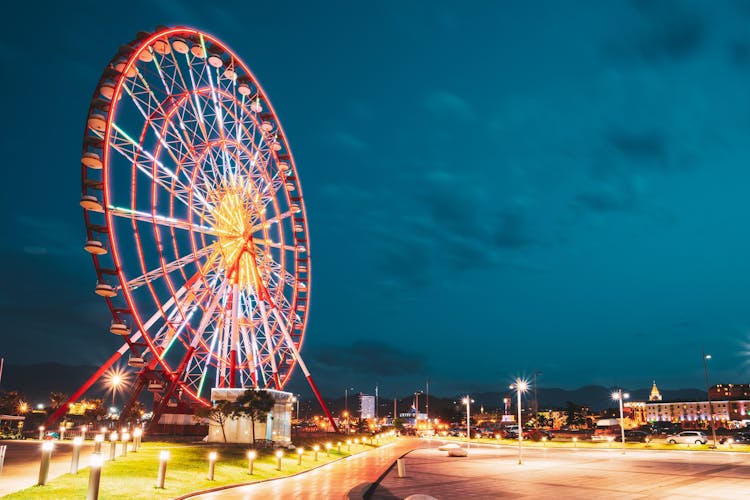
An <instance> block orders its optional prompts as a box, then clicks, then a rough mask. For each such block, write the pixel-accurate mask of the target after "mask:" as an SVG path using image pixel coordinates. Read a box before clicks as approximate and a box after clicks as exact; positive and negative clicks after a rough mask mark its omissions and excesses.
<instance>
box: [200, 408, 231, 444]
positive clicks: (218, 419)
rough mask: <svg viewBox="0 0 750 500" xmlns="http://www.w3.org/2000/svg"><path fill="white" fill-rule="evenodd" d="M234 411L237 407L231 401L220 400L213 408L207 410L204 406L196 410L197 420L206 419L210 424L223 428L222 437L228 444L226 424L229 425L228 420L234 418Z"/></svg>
mask: <svg viewBox="0 0 750 500" xmlns="http://www.w3.org/2000/svg"><path fill="white" fill-rule="evenodd" d="M234 411H235V405H234V404H233V403H230V402H229V401H227V400H224V399H220V400H218V401H216V403H215V404H214V405H213V406H211V407H208V408H206V407H203V406H202V407H200V408H198V409H197V410H195V418H197V419H202V418H205V419H207V420H209V421H210V422H214V423H215V424H219V425H220V426H221V435H222V437H224V442H225V443H226V442H227V434H226V432H225V431H224V424H226V423H227V420H229V419H230V418H233V415H234Z"/></svg>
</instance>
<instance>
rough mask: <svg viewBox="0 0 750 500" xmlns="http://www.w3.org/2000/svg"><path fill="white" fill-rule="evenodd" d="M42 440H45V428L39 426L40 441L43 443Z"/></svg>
mask: <svg viewBox="0 0 750 500" xmlns="http://www.w3.org/2000/svg"><path fill="white" fill-rule="evenodd" d="M42 439H44V426H43V425H40V426H39V441H41V440H42Z"/></svg>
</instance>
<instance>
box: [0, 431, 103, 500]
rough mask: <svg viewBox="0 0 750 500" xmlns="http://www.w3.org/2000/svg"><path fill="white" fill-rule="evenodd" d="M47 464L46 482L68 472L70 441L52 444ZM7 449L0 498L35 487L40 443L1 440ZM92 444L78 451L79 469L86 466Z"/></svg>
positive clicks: (37, 475)
mask: <svg viewBox="0 0 750 500" xmlns="http://www.w3.org/2000/svg"><path fill="white" fill-rule="evenodd" d="M54 443H55V448H54V449H53V450H52V460H51V461H50V468H49V476H48V477H49V479H52V478H53V477H57V476H59V475H62V474H66V473H68V472H70V460H71V457H72V455H73V442H72V441H54ZM0 445H4V446H7V447H8V448H7V449H6V451H5V464H4V465H3V471H2V472H1V473H0V496H3V495H7V494H8V493H12V492H14V491H18V490H22V489H24V488H28V487H29V486H34V485H35V484H37V482H38V480H39V463H40V460H41V456H42V452H41V447H42V444H41V441H37V440H36V439H28V440H25V441H24V440H12V441H0ZM93 448H94V446H93V442H92V441H91V440H89V441H87V442H86V444H84V445H83V448H82V449H81V457H80V462H79V464H80V465H79V466H80V467H81V468H83V467H88V463H89V462H88V456H89V455H90V454H91V451H92V450H93Z"/></svg>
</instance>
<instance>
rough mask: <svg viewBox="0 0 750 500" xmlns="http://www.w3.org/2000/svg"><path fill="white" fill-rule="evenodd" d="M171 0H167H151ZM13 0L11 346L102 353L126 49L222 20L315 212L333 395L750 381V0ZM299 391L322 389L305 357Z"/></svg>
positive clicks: (45, 357)
mask: <svg viewBox="0 0 750 500" xmlns="http://www.w3.org/2000/svg"><path fill="white" fill-rule="evenodd" d="M152 4H153V5H152ZM212 4H213V3H212V2H187V1H160V2H147V1H131V2H126V3H122V2H120V3H117V2H115V3H107V2H101V1H97V2H69V3H61V2H54V3H52V2H50V3H49V4H47V3H45V2H15V3H14V7H12V8H11V10H5V15H4V16H3V24H4V26H3V29H2V32H1V34H0V39H1V42H0V44H1V45H0V49H1V50H0V57H1V58H2V67H3V78H1V79H0V95H2V101H3V123H4V125H3V128H2V131H3V133H2V142H1V144H2V158H3V167H2V171H3V173H4V179H3V182H2V197H0V206H1V207H2V212H3V213H5V214H6V216H5V226H4V227H5V235H4V236H3V237H2V238H1V239H0V252H1V253H2V261H3V263H4V270H3V273H2V274H3V280H2V281H3V286H2V288H1V289H0V312H1V313H2V325H3V326H2V339H3V340H2V347H1V349H0V350H1V351H2V352H1V353H0V354H1V355H2V356H4V357H5V358H6V360H7V361H9V362H13V363H33V362H39V361H58V362H62V363H67V364H91V365H98V364H101V363H102V362H103V361H104V360H105V359H106V358H107V357H108V356H109V355H110V354H111V353H112V352H113V351H114V350H115V349H116V348H117V347H119V345H120V343H119V338H117V337H116V336H114V335H112V334H110V333H109V332H108V322H109V318H110V316H109V311H108V309H107V307H106V305H105V303H104V301H103V300H101V299H100V298H99V297H97V296H96V295H94V293H93V288H94V285H95V283H96V275H95V272H94V269H93V266H92V263H91V258H90V257H89V255H88V254H86V252H84V251H83V248H82V246H83V243H84V238H85V227H84V223H83V217H82V213H81V212H82V210H81V208H80V207H79V205H78V200H79V197H80V162H79V158H80V151H81V139H82V135H83V130H84V122H85V117H86V113H87V109H88V104H89V100H90V99H91V95H92V92H93V89H94V86H95V84H96V82H97V80H98V78H99V75H100V73H101V71H102V69H103V68H104V66H105V64H106V63H107V62H108V61H109V59H110V58H111V56H112V55H113V54H114V53H115V52H116V51H117V48H118V47H119V46H120V45H121V44H124V43H126V42H129V41H130V40H132V39H133V38H134V36H135V34H136V32H138V31H141V30H145V31H152V30H153V29H154V28H155V27H156V26H157V25H188V26H192V27H196V28H199V29H201V30H205V31H207V32H209V33H212V34H214V35H216V36H217V37H218V38H219V39H221V40H222V41H224V42H225V43H226V44H227V45H228V46H229V47H231V48H232V49H233V50H234V51H235V52H236V53H237V54H238V55H239V56H240V57H241V58H242V59H244V60H245V62H247V63H248V65H249V66H250V67H251V68H252V69H253V71H254V73H255V74H256V76H257V77H258V79H259V80H260V82H261V84H262V85H263V87H264V88H265V90H266V92H267V93H268V95H269V97H270V99H271V101H272V102H273V104H274V107H275V108H276V110H277V112H278V114H279V117H280V119H281V122H282V124H283V126H284V129H285V130H286V133H287V136H288V139H289V141H290V144H291V147H292V150H293V152H294V155H295V158H296V161H297V166H298V169H299V173H300V179H301V182H302V186H303V189H304V194H305V202H306V206H307V212H308V218H309V223H310V236H311V259H312V291H311V309H310V322H309V326H308V330H307V334H306V339H305V343H304V345H303V349H302V355H303V357H304V358H305V360H306V361H307V363H308V365H309V367H310V369H311V371H312V373H313V376H314V378H315V379H316V381H317V383H318V385H319V386H320V387H321V389H322V392H323V393H324V394H329V395H332V396H343V392H344V388H345V387H354V388H355V390H357V391H364V392H373V391H374V386H375V384H376V383H378V384H379V386H380V391H381V395H391V394H392V393H393V392H394V391H397V392H398V393H399V394H408V393H409V392H413V391H414V390H417V389H421V388H423V387H424V381H425V379H426V378H428V377H429V379H430V392H431V393H435V394H441V395H450V394H457V393H461V392H467V391H478V390H503V389H505V388H506V387H507V386H508V383H509V382H510V381H511V379H512V378H514V377H516V376H518V375H525V376H530V375H531V374H532V373H533V371H534V370H535V369H536V370H539V371H541V372H543V374H542V375H541V376H540V377H539V384H540V385H541V386H543V387H564V388H575V387H578V386H581V385H585V384H601V385H605V386H617V385H624V386H625V387H626V388H636V387H647V386H650V384H651V382H652V380H656V381H657V383H658V384H659V386H660V387H665V388H680V387H702V386H703V385H704V379H703V365H702V363H701V347H702V346H703V345H705V348H706V352H710V353H711V354H712V356H713V359H712V360H711V361H710V362H709V363H710V364H709V369H710V375H711V379H712V383H733V382H734V383H747V382H748V379H749V378H750V377H749V376H748V375H749V373H750V362H749V360H750V334H749V333H748V332H749V331H750V308H749V307H748V305H750V261H749V259H748V256H750V235H749V234H748V230H747V227H748V222H749V221H748V218H749V217H750V201H749V198H748V196H747V191H748V186H750V169H749V168H748V164H749V162H750V29H749V28H748V26H750V2H742V1H726V2H677V1H674V2H672V1H655V2H652V1H636V0H634V1H621V2H617V1H610V2H601V1H597V0H591V1H579V2H573V1H567V2H561V1H552V0H550V1H546V2H540V1H524V2H511V1H503V2H490V1H487V2H468V3H466V2H463V3H456V2H451V1H446V2H435V1H413V2H395V1H394V2H390V1H383V2H326V3H317V2H297V1H288V2H285V1H276V2H246V1H243V2H221V4H222V5H225V6H224V7H215V6H214V5H212ZM290 388H291V389H292V390H294V391H295V392H303V393H309V389H307V388H306V385H305V383H304V380H303V379H302V377H301V376H300V373H299V372H297V373H296V374H295V377H294V381H293V384H292V386H291V387H290Z"/></svg>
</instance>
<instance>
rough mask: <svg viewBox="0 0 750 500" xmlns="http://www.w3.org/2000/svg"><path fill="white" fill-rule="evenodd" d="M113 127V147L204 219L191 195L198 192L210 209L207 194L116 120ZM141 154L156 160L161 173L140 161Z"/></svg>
mask: <svg viewBox="0 0 750 500" xmlns="http://www.w3.org/2000/svg"><path fill="white" fill-rule="evenodd" d="M112 128H113V130H114V131H115V132H116V133H115V134H113V135H112V139H111V143H110V144H111V146H112V148H113V149H114V150H116V151H117V152H118V153H120V154H121V155H122V156H123V157H124V158H125V159H126V160H127V161H128V162H130V164H132V165H134V166H135V167H136V168H137V169H138V171H139V172H141V173H142V174H144V175H146V177H148V178H149V179H151V181H152V182H154V183H155V184H156V185H157V186H159V187H161V188H162V189H164V190H165V191H166V192H167V193H169V194H170V196H171V197H173V198H174V199H177V200H179V201H180V202H182V203H183V204H184V205H185V207H187V208H188V209H190V210H192V211H193V212H194V213H195V215H196V216H198V217H199V218H201V219H202V218H203V215H202V214H201V212H199V211H198V210H197V209H196V207H195V204H194V203H191V201H190V199H189V195H190V194H193V193H194V194H196V195H197V196H198V199H199V201H200V200H203V201H202V202H201V205H203V206H205V207H207V208H209V209H210V207H211V205H210V204H208V203H207V202H205V194H200V193H199V189H198V188H197V187H196V186H193V187H192V188H191V187H188V186H186V185H185V184H183V183H182V181H181V180H180V179H179V178H178V177H177V175H176V174H175V173H174V172H173V171H172V170H171V169H169V168H168V167H167V166H166V165H164V164H163V163H162V162H161V161H159V160H158V159H156V158H155V157H154V156H153V155H152V154H151V152H149V151H147V150H145V149H143V147H142V146H141V145H140V144H138V142H136V141H135V140H134V139H133V138H132V137H130V136H129V135H128V134H127V133H126V132H125V131H124V130H123V129H122V128H120V127H119V126H118V125H117V124H116V123H115V122H112ZM139 155H143V156H145V157H146V158H148V159H149V160H151V161H152V162H154V165H156V166H157V167H158V169H157V171H158V174H159V175H153V173H152V168H151V167H150V166H149V165H144V164H143V163H142V162H140V161H138V156H139ZM168 179H169V180H168ZM172 185H174V186H176V187H177V188H178V189H174V188H173V186H172ZM209 211H210V210H209Z"/></svg>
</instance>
